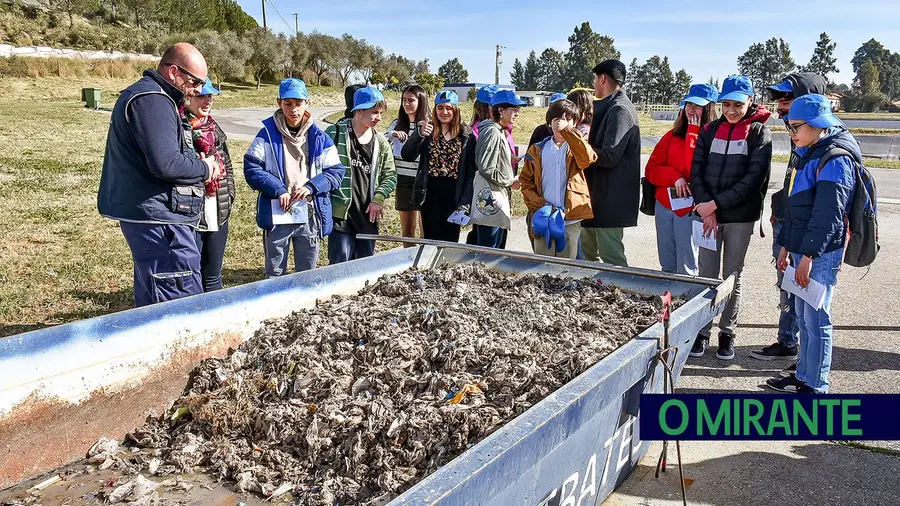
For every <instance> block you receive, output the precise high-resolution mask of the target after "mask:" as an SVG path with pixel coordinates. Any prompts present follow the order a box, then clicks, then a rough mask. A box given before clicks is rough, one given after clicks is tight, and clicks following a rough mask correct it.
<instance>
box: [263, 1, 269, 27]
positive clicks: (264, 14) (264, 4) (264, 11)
mask: <svg viewBox="0 0 900 506" xmlns="http://www.w3.org/2000/svg"><path fill="white" fill-rule="evenodd" d="M262 6H263V30H265V29H266V28H268V25H267V24H266V0H262Z"/></svg>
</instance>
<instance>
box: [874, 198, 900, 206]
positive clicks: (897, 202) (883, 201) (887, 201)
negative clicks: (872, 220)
mask: <svg viewBox="0 0 900 506" xmlns="http://www.w3.org/2000/svg"><path fill="white" fill-rule="evenodd" d="M878 203H879V204H893V205H895V206H896V205H900V199H885V198H881V199H878Z"/></svg>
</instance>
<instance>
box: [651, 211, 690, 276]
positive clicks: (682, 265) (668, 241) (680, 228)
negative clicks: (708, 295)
mask: <svg viewBox="0 0 900 506" xmlns="http://www.w3.org/2000/svg"><path fill="white" fill-rule="evenodd" d="M654 218H655V220H656V249H657V252H658V253H659V265H660V267H662V270H663V272H672V273H678V274H687V275H689V276H696V275H697V272H698V270H697V255H698V254H699V253H698V249H699V248H698V247H697V244H695V243H694V233H693V232H694V230H693V227H694V218H693V217H691V215H690V214H688V215H687V216H678V215H677V214H675V213H674V212H672V210H671V209H667V208H666V207H665V206H663V205H662V204H660V203H659V202H656V213H655V215H654Z"/></svg>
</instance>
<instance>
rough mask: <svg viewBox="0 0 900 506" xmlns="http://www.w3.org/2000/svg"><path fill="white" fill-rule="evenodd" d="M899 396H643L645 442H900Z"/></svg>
mask: <svg viewBox="0 0 900 506" xmlns="http://www.w3.org/2000/svg"><path fill="white" fill-rule="evenodd" d="M898 415H900V395H881V394H879V395H802V394H795V395H772V394H734V395H724V394H722V395H687V394H676V395H662V394H644V395H642V396H641V417H640V419H641V422H640V426H641V439H644V440H674V439H679V440H766V439H770V440H841V439H854V440H900V424H898V423H897V422H896V421H897V416H898Z"/></svg>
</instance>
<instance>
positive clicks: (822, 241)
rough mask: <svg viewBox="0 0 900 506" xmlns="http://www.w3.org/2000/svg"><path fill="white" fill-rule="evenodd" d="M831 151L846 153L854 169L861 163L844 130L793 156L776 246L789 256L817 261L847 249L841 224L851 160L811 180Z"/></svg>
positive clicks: (838, 160)
mask: <svg viewBox="0 0 900 506" xmlns="http://www.w3.org/2000/svg"><path fill="white" fill-rule="evenodd" d="M831 147H840V148H843V149H846V150H847V151H849V152H850V153H851V154H852V155H853V158H854V159H855V162H856V163H862V152H861V151H860V149H859V143H858V142H856V139H855V138H854V137H853V136H852V135H851V134H850V132H848V131H847V129H846V128H844V127H835V128H833V129H831V130H830V131H829V133H828V136H827V137H825V138H824V139H822V140H821V141H819V142H817V143H816V144H814V145H812V146H810V147H808V148H797V149H795V150H794V153H795V154H796V156H797V157H798V158H799V162H798V163H797V167H799V168H798V169H794V170H793V171H792V172H791V174H790V177H789V178H788V189H787V194H788V199H787V206H786V208H785V221H784V226H783V227H782V228H781V233H780V234H779V235H778V244H782V245H784V247H785V248H787V250H788V251H789V252H791V253H800V254H802V255H805V256H808V257H810V258H817V257H819V256H821V255H822V254H824V253H828V252H830V251H835V250H839V249H843V248H844V244H845V243H846V240H847V225H846V223H845V218H846V217H847V215H848V214H849V213H850V203H851V202H852V200H853V188H854V185H855V184H856V169H855V168H854V167H855V165H854V160H851V159H850V157H848V156H840V157H835V158H832V159H831V160H829V161H828V163H826V164H825V166H824V167H822V170H821V172H819V173H818V174H816V172H817V169H818V168H819V160H820V159H821V157H822V155H823V154H824V153H825V152H826V151H828V149H829V148H831Z"/></svg>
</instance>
